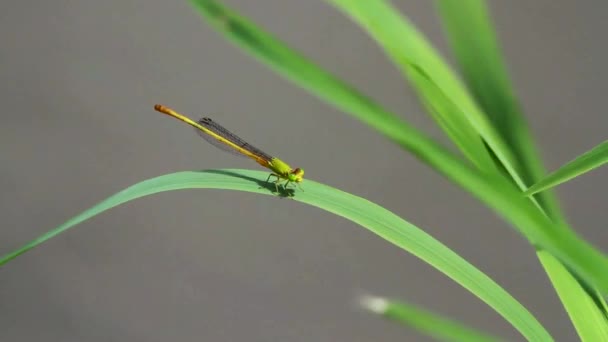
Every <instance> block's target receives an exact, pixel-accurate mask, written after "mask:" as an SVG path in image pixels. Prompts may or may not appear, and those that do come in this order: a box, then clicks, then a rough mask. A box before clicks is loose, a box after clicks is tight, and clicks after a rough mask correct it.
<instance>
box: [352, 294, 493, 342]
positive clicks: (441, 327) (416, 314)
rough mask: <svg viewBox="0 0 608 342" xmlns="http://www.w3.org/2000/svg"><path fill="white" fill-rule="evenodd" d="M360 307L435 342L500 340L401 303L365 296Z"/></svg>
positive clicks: (485, 341)
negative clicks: (431, 338)
mask: <svg viewBox="0 0 608 342" xmlns="http://www.w3.org/2000/svg"><path fill="white" fill-rule="evenodd" d="M361 305H362V306H363V307H364V308H366V309H368V310H369V311H371V312H373V313H375V314H378V315H381V316H383V317H386V318H388V319H391V320H394V321H396V322H399V323H401V324H403V325H405V326H410V327H412V328H414V329H416V330H418V331H419V332H421V333H424V334H426V335H429V336H431V337H433V338H435V339H437V340H442V341H453V342H492V341H501V340H502V339H500V338H498V337H495V336H491V335H488V334H485V333H482V332H480V331H477V330H475V329H473V328H470V327H467V326H465V325H464V324H462V323H459V322H456V321H454V320H451V319H449V318H446V317H443V316H441V315H439V314H436V313H434V312H430V311H428V310H425V309H422V308H419V307H417V306H414V305H411V304H408V303H404V302H402V301H396V300H391V299H386V298H382V297H371V296H366V297H363V298H362V299H361Z"/></svg>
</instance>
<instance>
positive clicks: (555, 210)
mask: <svg viewBox="0 0 608 342" xmlns="http://www.w3.org/2000/svg"><path fill="white" fill-rule="evenodd" d="M435 5H436V7H437V9H438V11H439V13H440V14H441V18H442V22H443V25H444V29H445V32H446V33H447V36H448V40H449V42H450V43H451V46H452V50H453V51H454V52H455V55H456V59H457V61H458V65H459V66H460V69H461V70H462V73H463V76H464V80H465V81H466V84H467V86H468V88H469V90H470V91H471V93H472V95H473V96H474V98H475V100H477V103H479V105H480V106H481V108H482V109H483V110H484V112H485V114H486V115H487V116H488V118H489V119H490V121H491V122H492V124H493V125H494V127H495V128H496V130H497V131H498V132H499V134H500V135H501V136H502V138H503V139H504V140H505V141H506V143H507V144H508V145H509V147H510V148H511V150H512V151H513V153H514V157H515V158H516V160H517V161H518V164H519V165H520V174H521V176H522V178H523V180H524V182H525V183H526V184H534V183H536V182H537V181H538V180H539V179H540V178H542V176H543V175H544V174H545V170H544V167H543V166H542V162H541V158H540V156H539V154H538V152H537V150H536V146H535V144H534V141H533V139H532V136H531V134H530V131H529V129H528V125H527V122H526V120H525V118H524V115H523V113H522V110H521V107H520V105H519V103H518V102H517V100H516V97H515V94H514V91H513V90H512V86H511V82H510V80H509V77H508V73H507V67H506V66H505V63H504V61H503V58H502V54H501V52H500V47H499V43H498V41H497V39H496V35H495V33H494V29H493V25H492V23H491V19H490V14H489V13H488V8H487V6H486V2H485V1H483V0H469V1H445V0H435ZM536 197H537V200H538V201H539V202H540V204H541V207H542V208H544V210H545V212H546V213H547V214H548V215H549V216H550V217H551V218H552V219H553V220H554V221H557V222H562V223H564V226H566V224H565V219H564V217H563V214H562V212H561V210H560V208H559V205H558V203H557V200H556V198H555V195H554V194H553V193H552V192H550V191H545V192H542V193H540V194H539V195H538V196H536ZM537 253H538V254H539V258H540V260H541V262H542V260H543V258H542V257H541V255H540V254H546V252H544V251H537ZM545 258H546V257H545ZM543 266H545V271H546V272H547V273H548V275H549V277H550V279H556V280H561V279H567V280H570V278H571V279H575V278H573V277H570V278H568V277H565V276H563V275H562V273H563V266H561V267H557V266H555V265H554V263H543ZM552 272H557V274H555V275H553V274H552ZM575 280H576V279H575ZM554 285H555V289H556V290H557V291H558V294H559V295H560V297H561V298H570V297H569V294H568V293H559V291H560V290H567V289H569V288H570V287H568V286H561V285H560V284H554ZM584 288H585V289H589V292H588V296H592V297H593V298H594V299H595V301H596V303H597V304H598V307H599V308H600V309H601V310H605V305H606V302H605V301H604V299H603V298H601V296H597V291H595V290H594V289H593V286H592V285H590V284H585V286H584ZM563 304H564V305H565V306H566V310H567V311H569V312H570V311H576V308H572V309H568V305H570V304H574V305H577V304H578V302H577V301H565V302H563ZM586 312H588V313H589V314H593V313H594V312H593V311H577V317H578V318H579V319H581V320H586V318H585V313H586ZM589 319H591V320H593V319H592V318H589Z"/></svg>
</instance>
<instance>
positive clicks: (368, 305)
mask: <svg viewBox="0 0 608 342" xmlns="http://www.w3.org/2000/svg"><path fill="white" fill-rule="evenodd" d="M359 305H360V306H361V307H362V308H364V309H365V310H368V311H371V312H373V313H375V314H378V315H383V314H384V313H385V312H386V311H387V310H388V306H389V303H388V300H386V298H383V297H377V296H371V295H364V296H361V297H360V298H359Z"/></svg>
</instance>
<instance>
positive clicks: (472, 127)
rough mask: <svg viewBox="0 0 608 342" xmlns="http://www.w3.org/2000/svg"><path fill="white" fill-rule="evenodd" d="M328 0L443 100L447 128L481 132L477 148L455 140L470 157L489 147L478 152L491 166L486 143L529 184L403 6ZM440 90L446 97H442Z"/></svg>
mask: <svg viewBox="0 0 608 342" xmlns="http://www.w3.org/2000/svg"><path fill="white" fill-rule="evenodd" d="M327 1H328V2H330V3H332V4H333V5H335V6H336V7H337V8H339V9H340V10H342V11H343V12H344V13H346V14H348V15H349V16H350V17H351V18H352V19H353V20H354V21H355V22H357V23H358V24H359V25H360V26H361V27H363V28H364V29H365V30H366V31H367V32H368V33H369V35H370V36H371V37H373V38H374V39H375V40H376V41H377V42H378V44H379V45H380V46H381V47H382V48H383V49H384V51H385V52H386V53H387V55H388V56H390V57H391V59H392V60H393V61H394V63H395V64H396V65H397V66H398V67H399V68H400V69H401V71H402V72H403V74H404V75H405V76H407V77H408V78H409V79H410V80H411V82H412V84H413V85H414V87H415V88H416V89H417V90H418V93H419V95H420V96H421V97H422V98H423V102H424V103H426V104H428V103H438V102H439V103H440V104H441V106H440V108H443V110H441V111H435V112H436V113H435V114H436V115H440V116H441V120H440V121H439V122H440V124H441V125H442V127H443V126H444V125H443V124H442V122H443V123H450V124H449V125H450V127H451V129H452V130H458V131H460V132H461V134H463V135H466V136H471V139H468V141H475V139H474V137H475V136H480V138H479V139H477V141H476V145H477V146H475V147H474V146H472V145H468V143H466V142H464V143H463V142H460V143H459V142H458V141H455V142H456V143H457V144H458V146H459V147H461V148H463V145H465V144H467V145H468V146H465V147H464V148H465V149H467V150H469V153H466V154H467V155H470V153H473V152H474V151H480V150H482V149H483V153H480V152H479V154H478V155H477V156H476V158H478V159H477V163H476V165H477V166H479V165H487V164H488V163H487V162H486V160H488V159H491V157H490V155H489V154H488V152H487V150H486V149H485V146H484V142H485V143H486V144H487V145H488V146H489V148H490V149H491V150H492V152H493V153H494V154H495V155H496V157H497V159H498V160H499V161H500V162H501V164H502V166H503V167H504V168H505V169H506V170H507V171H508V173H509V174H510V175H511V177H512V178H513V180H514V181H515V183H516V184H518V186H519V187H520V188H522V189H523V188H524V187H525V183H524V182H523V180H522V179H521V177H520V176H519V173H518V168H519V166H518V165H517V162H516V160H515V158H514V157H513V155H512V151H511V150H510V149H509V147H508V145H507V144H506V142H505V141H504V140H503V139H502V137H501V136H500V134H498V132H497V131H496V130H495V128H494V127H493V125H492V124H491V122H490V121H489V120H488V118H487V116H485V114H483V112H482V111H481V110H480V108H479V107H478V106H477V104H476V103H475V101H474V100H473V98H472V97H471V96H470V94H469V93H468V91H467V89H466V87H464V85H463V84H462V83H461V82H460V81H459V79H458V77H457V76H456V74H455V73H454V72H453V71H452V70H451V69H450V68H449V66H448V65H447V63H445V61H443V59H442V58H441V56H440V55H439V54H438V53H437V52H436V51H435V49H434V48H433V47H432V45H431V44H430V43H429V42H428V41H427V39H426V38H425V37H424V36H423V35H422V34H421V33H420V32H419V31H418V30H417V29H416V28H415V27H414V26H413V25H412V24H411V23H410V22H409V21H408V20H407V19H406V18H405V17H403V16H401V15H400V14H399V11H397V9H395V8H394V7H393V6H392V5H391V4H390V3H389V2H388V1H386V0H376V1H351V0H327ZM421 73H422V74H421ZM429 84H432V86H429ZM438 94H440V95H441V96H437V95H438ZM451 137H453V135H451ZM481 138H483V141H482V140H481ZM463 151H464V150H463ZM482 170H483V171H485V172H496V169H495V168H490V167H485V168H482Z"/></svg>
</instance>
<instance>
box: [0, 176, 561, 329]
mask: <svg viewBox="0 0 608 342" xmlns="http://www.w3.org/2000/svg"><path fill="white" fill-rule="evenodd" d="M266 176H267V173H265V172H260V171H250V170H207V171H200V172H179V173H174V174H169V175H165V176H160V177H157V178H152V179H149V180H146V181H143V182H141V183H138V184H135V185H133V186H131V187H129V188H127V189H125V190H123V191H121V192H119V193H117V194H115V195H113V196H111V197H109V198H108V199H106V200H104V201H102V202H100V203H99V204H97V205H95V206H93V207H92V208H90V209H87V210H85V211H84V212H83V213H81V214H80V215H77V216H75V217H74V218H72V219H70V220H68V221H67V222H65V223H64V224H62V225H60V226H59V227H57V228H55V229H53V230H51V231H49V232H48V233H45V234H43V235H42V236H40V237H39V238H37V239H34V240H33V241H31V242H30V243H28V244H26V245H25V246H23V247H22V248H19V249H18V250H16V251H14V252H12V253H9V254H7V255H6V256H4V257H2V258H0V265H3V264H6V263H7V262H8V261H10V260H12V259H14V258H15V257H17V256H18V255H20V254H23V253H25V252H26V251H28V250H30V249H32V248H34V247H36V246H38V245H40V244H41V243H43V242H45V241H47V240H49V239H50V238H52V237H54V236H56V235H58V234H60V233H62V232H64V231H66V230H68V229H70V228H71V227H73V226H75V225H77V224H78V223H81V222H83V221H85V220H87V219H89V218H91V217H93V216H95V215H97V214H99V213H101V212H104V211H105V210H108V209H110V208H113V207H115V206H117V205H120V204H122V203H125V202H127V201H131V200H134V199H137V198H140V197H143V196H147V195H151V194H154V193H158V192H163V191H170V190H179V189H192V188H211V189H226V190H239V191H247V192H254V193H258V194H265V195H274V194H273V193H272V192H271V191H272V189H274V185H273V184H269V183H266V182H265V181H263V180H264V179H266ZM305 186H306V191H305V192H302V191H297V190H295V191H294V193H293V197H291V198H292V199H294V200H295V201H298V202H302V203H306V204H309V205H312V206H315V207H318V208H321V209H323V210H326V211H329V212H331V213H334V214H336V215H338V216H342V217H344V218H346V219H348V220H350V221H353V222H355V223H357V224H359V225H361V226H363V227H365V228H367V229H369V230H370V231H371V232H373V233H375V234H377V235H378V236H380V237H382V238H383V239H385V240H387V241H388V242H390V243H392V244H394V245H396V246H398V247H400V248H402V249H404V250H406V251H408V252H410V253H412V254H413V255H415V256H416V257H418V258H420V259H422V260H423V261H425V262H426V263H428V264H430V265H431V266H433V267H435V268H436V269H437V270H439V271H440V272H442V273H444V274H445V275H447V276H448V277H450V278H451V279H453V280H454V281H455V282H457V283H458V284H460V285H462V286H463V287H464V288H465V289H467V290H469V291H470V292H471V293H473V294H474V295H475V296H477V297H479V298H480V299H481V300H483V301H484V302H486V303H487V304H488V305H489V306H490V307H492V308H493V309H494V310H496V311H497V312H498V313H499V314H500V315H501V316H503V317H504V318H505V319H506V320H507V321H509V322H510V323H511V324H512V325H513V326H514V327H515V329H517V330H518V331H519V332H520V333H521V334H522V335H523V336H524V337H526V338H528V339H530V340H533V341H551V340H552V339H551V337H550V336H549V334H548V333H547V332H546V331H545V329H544V328H543V327H542V326H541V325H540V323H538V321H537V320H536V319H535V318H534V316H532V314H530V313H529V312H528V311H527V310H526V309H525V308H524V307H523V306H522V305H521V304H520V303H519V302H517V301H516V300H515V299H514V298H513V297H511V296H510V295H509V294H508V293H507V292H506V291H505V290H503V289H502V288H501V287H500V286H499V285H498V284H496V283H495V282H494V281H493V280H492V279H490V278H489V277H488V276H486V275H485V274H484V273H482V272H481V271H479V270H478V269H476V268H475V267H474V266H473V265H471V264H469V263H468V262H467V261H466V260H464V259H463V258H461V257H460V256H459V255H458V254H456V253H454V252H453V251H452V250H450V249H449V248H448V247H446V246H445V245H443V244H441V242H439V241H437V240H435V239H434V238H433V237H431V236H430V235H428V234H427V233H425V232H424V231H422V230H421V229H419V228H418V227H416V226H414V225H412V224H410V223H409V222H407V221H404V220H403V219H401V218H400V217H398V216H397V215H395V214H393V213H392V212H390V211H388V210H386V209H384V208H382V207H380V206H379V205H377V204H375V203H372V202H370V201H368V200H365V199H363V198H361V197H357V196H355V195H351V194H349V193H346V192H343V191H340V190H337V189H334V188H331V187H329V186H326V185H323V184H320V183H317V182H314V181H311V180H306V183H305ZM274 196H276V195H274Z"/></svg>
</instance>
